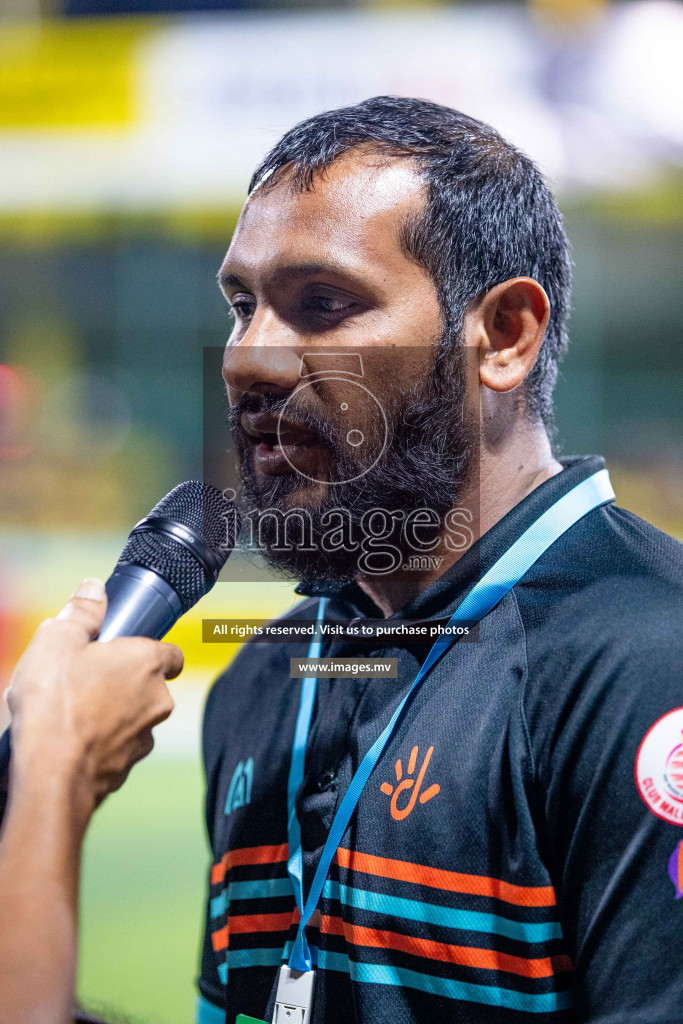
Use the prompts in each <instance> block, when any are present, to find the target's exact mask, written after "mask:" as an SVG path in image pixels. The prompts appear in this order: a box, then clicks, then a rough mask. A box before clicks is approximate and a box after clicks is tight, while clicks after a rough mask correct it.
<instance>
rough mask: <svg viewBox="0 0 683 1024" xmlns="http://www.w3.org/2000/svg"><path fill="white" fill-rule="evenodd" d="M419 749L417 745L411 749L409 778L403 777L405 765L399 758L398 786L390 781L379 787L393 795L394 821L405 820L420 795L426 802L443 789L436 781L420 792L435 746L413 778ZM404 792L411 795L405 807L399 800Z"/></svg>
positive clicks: (429, 751) (392, 815) (397, 767)
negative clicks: (394, 785) (399, 804)
mask: <svg viewBox="0 0 683 1024" xmlns="http://www.w3.org/2000/svg"><path fill="white" fill-rule="evenodd" d="M417 751H418V748H417V747H413V749H412V750H411V751H410V759H409V761H408V777H407V778H405V779H404V778H403V765H402V764H401V759H400V758H399V759H398V761H397V762H396V766H395V770H396V782H397V786H396V788H395V789H394V787H393V786H392V785H391V783H390V782H383V783H382V785H381V786H380V787H379V788H380V789H381V790H382V792H383V793H385V794H386V795H387V796H390V797H391V805H390V807H391V817H392V818H393V819H394V821H403V819H404V818H407V817H408V815H409V814H410V812H411V811H412V809H413V807H414V806H415V804H416V803H417V798H418V796H419V798H420V803H421V804H426V803H427V801H428V800H431V799H432V797H433V796H436V794H437V793H438V792H439V791H440V790H441V786H439V785H438V783H435V784H434V785H432V786H430V787H429V789H425V790H424V792H423V793H420V790H421V788H422V783H423V782H424V777H425V774H426V772H427V767H428V765H429V762H430V760H431V756H432V753H433V751H434V747H430V748H429V750H428V751H427V753H426V754H425V757H424V761H423V762H422V767H421V768H420V771H419V772H418V775H417V778H411V776H413V775H414V773H415V767H416V765H417ZM403 793H409V794H410V795H409V797H408V802H407V804H405V806H404V807H399V806H398V801H399V798H400V797H401V795H402V794H403ZM392 794H393V796H392Z"/></svg>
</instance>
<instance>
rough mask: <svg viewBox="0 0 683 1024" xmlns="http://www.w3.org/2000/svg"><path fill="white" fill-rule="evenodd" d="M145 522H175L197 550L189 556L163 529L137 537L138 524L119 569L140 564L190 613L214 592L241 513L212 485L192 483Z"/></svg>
mask: <svg viewBox="0 0 683 1024" xmlns="http://www.w3.org/2000/svg"><path fill="white" fill-rule="evenodd" d="M145 518H146V519H151V518H160V519H166V520H171V521H172V522H174V523H178V524H179V525H180V526H183V527H185V529H186V530H189V531H190V532H191V533H192V534H193V537H194V539H195V542H196V544H195V546H196V548H197V549H198V551H191V550H190V549H189V548H188V547H186V546H185V544H183V543H182V542H181V541H179V540H176V539H175V537H172V536H169V535H168V534H167V533H164V532H162V531H161V529H154V528H152V529H150V530H148V531H145V532H140V533H136V532H135V531H136V529H137V528H138V527H139V526H140V523H138V527H135V529H134V530H133V532H132V533H131V534H130V536H129V537H128V540H127V541H126V545H125V547H124V549H123V551H122V552H121V556H120V558H119V561H118V564H119V565H138V566H140V567H141V568H143V569H151V570H152V571H153V572H155V573H157V575H158V576H161V577H162V579H164V580H165V581H166V582H167V583H168V584H169V585H170V586H171V587H173V589H174V590H175V592H176V594H177V595H178V597H179V598H180V602H181V604H182V606H183V612H186V611H188V609H190V608H191V607H192V606H193V605H195V604H196V603H197V601H198V600H199V599H200V597H203V596H204V594H206V593H208V592H209V590H211V587H212V586H213V585H214V583H215V582H216V578H217V576H218V573H219V571H220V569H221V568H222V567H223V565H224V564H225V562H226V561H227V558H228V555H229V554H230V552H231V551H232V549H233V547H234V546H235V541H236V539H237V534H238V532H239V515H238V513H237V509H236V508H235V506H234V504H233V503H232V502H231V501H229V500H228V498H226V497H225V495H224V494H222V493H221V491H219V490H218V489H217V488H216V487H212V486H211V484H203V483H200V482H199V481H198V480H188V481H186V482H185V483H182V484H178V486H177V487H174V488H173V490H172V491H169V493H168V494H167V495H166V497H165V498H162V499H161V501H160V502H158V503H157V504H156V505H155V506H154V508H153V509H152V511H151V512H150V513H149V516H146V517H145ZM143 522H144V520H143ZM151 525H152V524H151ZM202 549H208V557H207V558H206V559H202V558H200V557H199V553H198V552H199V551H201V550H202ZM216 563H217V566H216Z"/></svg>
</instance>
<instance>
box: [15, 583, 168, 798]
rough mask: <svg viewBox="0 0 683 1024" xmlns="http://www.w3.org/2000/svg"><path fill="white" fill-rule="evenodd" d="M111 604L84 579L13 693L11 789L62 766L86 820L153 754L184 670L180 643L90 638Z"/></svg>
mask: <svg viewBox="0 0 683 1024" xmlns="http://www.w3.org/2000/svg"><path fill="white" fill-rule="evenodd" d="M106 608H107V596H106V592H105V589H104V584H103V583H101V582H100V581H99V580H94V579H90V580H84V582H83V583H82V584H81V586H80V588H79V589H78V591H77V592H76V594H75V595H74V597H72V598H71V600H70V601H69V602H68V603H67V604H66V605H65V607H64V608H63V609H62V611H61V612H60V613H59V614H58V615H57V617H56V618H55V619H46V620H45V622H43V623H41V625H40V626H39V627H38V629H37V631H36V633H35V636H34V637H33V640H32V641H31V643H30V644H29V646H28V648H27V649H26V651H25V653H24V655H23V657H22V658H21V660H20V662H19V664H18V665H17V667H16V669H15V672H14V675H13V677H12V682H11V685H10V689H9V691H8V695H7V702H8V704H9V708H10V711H11V712H12V726H11V736H12V748H13V765H14V768H13V776H14V788H18V789H21V788H22V787H23V786H24V784H25V783H27V782H28V780H33V779H35V782H36V785H39V784H40V783H41V781H44V780H45V776H46V775H47V773H48V772H49V773H50V774H51V775H52V776H53V777H54V776H55V775H56V774H57V775H59V774H60V773H63V774H64V775H65V776H67V777H69V778H73V779H77V780H78V786H77V795H78V799H79V805H80V804H82V807H81V810H82V812H83V815H84V816H86V817H87V816H89V813H91V812H92V810H94V808H95V807H96V806H97V805H98V804H99V803H101V801H102V800H103V799H104V797H105V796H106V795H107V794H108V793H110V792H112V791H113V790H115V789H118V788H119V786H121V785H122V784H123V782H124V781H125V779H126V776H127V775H128V772H129V771H130V769H131V768H132V767H133V765H134V764H135V763H136V762H137V761H139V760H141V759H142V758H143V757H145V756H146V755H147V754H148V753H149V752H150V751H151V749H152V747H153V746H154V740H153V737H152V728H153V727H154V726H155V725H158V724H159V723H160V722H162V721H164V719H166V718H168V716H169V715H170V713H171V711H172V710H173V700H172V698H171V695H170V693H169V691H168V687H167V686H166V680H167V679H174V678H175V677H176V676H177V675H179V673H180V671H181V670H182V667H183V655H182V652H181V651H180V649H179V648H178V647H176V646H175V645H174V644H163V643H160V642H158V641H154V640H149V639H146V638H143V637H136V638H132V637H129V638H126V639H120V640H113V641H112V642H111V643H110V644H93V643H91V641H92V640H93V639H94V638H95V637H96V636H97V635H98V633H99V631H100V628H101V626H102V623H103V621H104V617H105V611H106Z"/></svg>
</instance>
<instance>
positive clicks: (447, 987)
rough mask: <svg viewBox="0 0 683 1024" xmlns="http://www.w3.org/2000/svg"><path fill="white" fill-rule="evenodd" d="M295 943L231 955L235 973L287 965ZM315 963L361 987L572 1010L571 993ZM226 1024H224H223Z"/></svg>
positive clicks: (350, 963) (327, 956) (339, 958)
mask: <svg viewBox="0 0 683 1024" xmlns="http://www.w3.org/2000/svg"><path fill="white" fill-rule="evenodd" d="M291 948H292V943H291V942H287V943H286V944H285V947H284V950H281V949H279V948H273V949H237V950H232V951H231V952H230V967H231V968H232V969H235V968H237V969H239V968H247V967H278V966H279V965H280V964H281V963H283V962H285V961H286V960H287V958H288V956H289V953H290V952H291ZM311 953H312V955H313V963H314V964H315V965H316V966H317V967H318V968H319V969H320V970H324V971H340V972H342V973H344V974H350V975H351V979H352V981H354V982H357V983H358V984H361V985H362V984H365V985H392V986H395V987H396V988H412V989H417V990H419V991H420V992H429V993H430V994H431V995H435V996H443V997H445V998H446V999H458V1000H460V1001H461V1002H468V1003H482V1004H484V1005H487V1006H500V1007H505V1008H506V1009H510V1010H519V1011H521V1012H526V1013H553V1012H554V1011H557V1010H565V1009H567V1008H568V1007H570V1006H571V1003H572V999H571V993H570V992H541V993H539V994H534V993H531V992H518V991H517V990H516V989H511V988H501V987H500V986H498V985H475V984H472V983H470V982H465V981H458V980H456V979H454V978H443V977H440V976H438V975H433V974H422V973H421V972H420V971H411V970H408V969H407V968H405V967H394V966H391V965H389V964H366V963H357V962H356V961H355V960H349V958H348V956H347V955H346V954H345V953H335V952H331V951H330V950H325V949H319V950H317V949H313V948H312V949H311ZM199 1024H214V1022H213V1021H211V1020H208V1019H207V1021H206V1022H204V1021H200V1022H199ZM221 1024H222V1021H221Z"/></svg>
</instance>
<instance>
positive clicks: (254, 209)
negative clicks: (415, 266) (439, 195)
mask: <svg viewBox="0 0 683 1024" xmlns="http://www.w3.org/2000/svg"><path fill="white" fill-rule="evenodd" d="M424 201H425V183H424V179H423V178H422V177H421V176H420V174H419V172H418V171H417V169H416V167H415V165H414V164H413V163H412V162H411V161H409V160H407V159H403V158H396V157H388V156H385V155H382V154H377V153H366V152H358V151H355V150H354V151H351V152H349V153H346V154H344V155H343V156H341V157H339V158H338V159H337V160H335V161H334V162H333V163H332V164H330V165H329V166H328V167H327V168H326V169H325V170H324V171H323V172H320V173H317V174H316V175H315V177H314V180H313V185H312V188H311V189H310V190H304V191H301V190H300V189H299V188H298V187H297V186H296V185H294V184H293V182H292V174H291V172H290V170H289V169H288V168H284V169H283V170H282V171H280V172H277V178H276V180H275V181H274V182H271V181H268V182H267V183H266V184H265V186H264V187H262V188H257V189H256V190H255V192H253V193H252V195H251V196H250V198H249V199H248V200H247V203H246V205H245V207H244V209H243V211H242V214H241V216H240V219H239V223H238V226H237V230H236V232H235V235H234V237H233V241H232V244H231V246H230V250H229V252H228V259H230V258H238V259H239V260H240V261H241V260H242V259H246V260H248V261H249V259H250V256H251V257H254V256H256V253H257V252H260V253H263V254H265V250H270V251H272V250H274V249H275V248H277V247H279V246H280V245H285V246H287V247H288V248H289V249H290V252H289V255H290V257H291V256H292V255H294V253H292V251H291V247H292V246H294V247H295V248H298V247H299V246H301V248H302V249H308V247H309V246H315V247H316V248H317V249H322V248H323V247H325V246H330V247H331V248H332V249H334V250H338V249H343V248H345V247H348V248H350V249H353V250H356V251H358V250H366V251H372V250H374V251H375V252H377V254H378V255H379V252H378V250H385V251H387V250H388V251H392V250H393V251H394V252H395V253H396V254H397V255H398V254H399V253H400V243H399V227H400V225H401V224H402V223H403V222H404V221H405V219H406V218H407V217H409V216H410V215H411V214H415V213H417V212H419V210H420V209H421V208H422V205H423V204H424ZM387 254H388V253H387ZM301 255H302V256H303V255H304V253H302V254H301Z"/></svg>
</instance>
